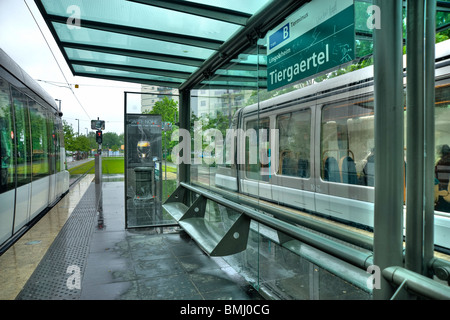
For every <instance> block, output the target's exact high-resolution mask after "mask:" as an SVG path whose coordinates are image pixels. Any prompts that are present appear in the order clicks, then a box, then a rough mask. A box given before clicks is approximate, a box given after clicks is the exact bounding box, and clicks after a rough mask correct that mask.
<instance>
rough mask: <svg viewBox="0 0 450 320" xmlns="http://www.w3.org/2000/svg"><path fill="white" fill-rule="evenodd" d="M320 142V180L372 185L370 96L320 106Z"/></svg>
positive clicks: (372, 137)
mask: <svg viewBox="0 0 450 320" xmlns="http://www.w3.org/2000/svg"><path fill="white" fill-rule="evenodd" d="M320 146H321V178H322V180H324V181H330V182H337V183H345V184H359V185H366V186H373V185H374V177H375V173H374V168H375V167H374V147H375V138H374V104H373V99H364V100H353V101H344V102H341V103H337V104H332V105H326V106H324V107H323V109H322V125H321V145H320Z"/></svg>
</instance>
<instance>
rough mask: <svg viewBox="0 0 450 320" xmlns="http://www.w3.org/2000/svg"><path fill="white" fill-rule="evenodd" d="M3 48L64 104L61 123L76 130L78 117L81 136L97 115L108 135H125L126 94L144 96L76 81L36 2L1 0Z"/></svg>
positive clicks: (125, 86)
mask: <svg viewBox="0 0 450 320" xmlns="http://www.w3.org/2000/svg"><path fill="white" fill-rule="evenodd" d="M55 1H57V0H55ZM29 9H30V10H31V12H30V10H29ZM33 16H34V18H33ZM35 19H36V21H37V24H36V22H35ZM38 25H39V27H40V28H39V27H38ZM40 29H41V30H42V32H43V33H44V36H45V39H44V36H43V35H42V33H41V30H40ZM46 41H47V42H48V44H47V42H46ZM49 46H50V48H51V49H50V48H49ZM0 47H1V48H2V49H3V50H4V51H5V52H6V53H7V54H8V55H9V56H10V57H11V58H12V59H13V60H15V61H16V62H17V63H18V64H19V65H20V66H21V67H22V69H24V70H25V71H26V72H27V73H28V74H29V75H30V76H31V77H32V78H33V79H35V80H40V81H38V83H39V84H40V85H41V86H42V87H43V88H44V89H45V90H46V91H47V92H48V93H49V94H50V95H51V96H52V97H53V98H55V99H60V100H62V103H61V106H62V112H63V114H64V115H63V119H64V120H66V121H67V122H68V123H69V124H71V125H72V127H73V128H74V131H75V132H77V131H78V121H77V120H75V119H80V121H79V127H80V134H86V128H87V130H88V131H91V128H90V124H91V120H92V119H97V117H99V118H100V119H101V120H105V121H106V128H105V130H104V132H116V133H117V134H119V133H122V132H123V131H124V129H123V112H124V106H123V99H124V98H123V97H124V91H134V92H136V91H138V92H140V85H138V84H134V83H123V82H117V81H107V80H98V79H94V78H85V77H74V76H73V75H72V72H71V71H70V69H69V67H68V66H67V63H66V62H65V60H64V58H63V56H62V54H61V52H60V50H59V48H58V46H57V45H56V42H55V41H54V40H53V37H52V35H51V33H50V31H49V30H48V28H47V25H46V24H45V22H44V20H43V18H42V16H41V14H40V12H39V10H38V9H37V7H36V5H35V4H34V1H32V0H26V1H25V0H0ZM52 52H53V54H54V56H55V57H56V59H57V60H55V57H54V56H53V54H52ZM57 61H58V63H57ZM58 64H59V65H58ZM49 82H51V83H54V84H50V83H49ZM67 83H69V85H70V86H71V88H73V92H74V93H72V91H71V90H70V89H69V88H68V85H67ZM75 84H78V85H79V88H78V89H75V88H74V87H75ZM77 99H78V101H77Z"/></svg>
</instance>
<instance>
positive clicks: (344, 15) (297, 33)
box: [267, 0, 355, 91]
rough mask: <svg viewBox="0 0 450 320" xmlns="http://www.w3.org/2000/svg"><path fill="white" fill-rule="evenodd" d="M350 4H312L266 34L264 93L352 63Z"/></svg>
mask: <svg viewBox="0 0 450 320" xmlns="http://www.w3.org/2000/svg"><path fill="white" fill-rule="evenodd" d="M354 17H355V14H354V5H353V0H331V1H330V0H314V1H311V2H309V3H308V4H306V5H304V6H303V7H302V8H300V10H298V11H296V12H295V13H294V14H292V15H291V16H289V17H288V18H287V19H286V20H285V21H284V22H283V23H281V24H280V25H279V26H277V27H276V28H275V29H273V30H272V31H269V32H268V34H267V45H268V49H267V90H268V91H270V90H274V89H277V88H280V87H283V86H285V85H287V84H290V83H294V82H296V81H299V80H302V79H305V78H308V77H310V76H313V75H315V74H318V73H321V72H323V71H326V70H329V69H332V68H335V67H336V66H339V65H342V64H345V63H348V62H350V61H352V60H354V59H355V22H354V20H355V19H354Z"/></svg>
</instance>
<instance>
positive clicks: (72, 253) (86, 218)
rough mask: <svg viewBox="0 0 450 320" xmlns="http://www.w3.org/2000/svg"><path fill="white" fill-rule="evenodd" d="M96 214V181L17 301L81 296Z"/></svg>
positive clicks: (70, 298) (77, 297) (71, 298)
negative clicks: (82, 279)
mask: <svg viewBox="0 0 450 320" xmlns="http://www.w3.org/2000/svg"><path fill="white" fill-rule="evenodd" d="M96 217H97V210H96V208H95V184H94V183H92V184H91V185H90V186H89V188H88V189H87V191H86V193H85V194H84V196H83V197H82V198H81V200H80V202H79V203H78V205H77V207H76V208H75V209H74V211H73V212H72V214H71V216H70V217H69V219H68V220H67V221H66V223H65V224H64V226H63V227H62V229H61V231H60V232H59V234H58V235H57V236H56V238H55V240H54V241H53V243H52V245H51V246H50V248H49V249H48V251H47V253H46V254H45V256H44V257H43V258H42V260H41V262H40V263H39V265H38V266H37V268H36V269H35V271H34V272H33V274H32V275H31V277H30V279H29V280H28V281H27V283H26V284H25V286H24V288H23V289H22V291H21V292H20V293H19V294H18V295H17V297H16V300H73V299H79V297H80V295H81V290H80V289H78V288H79V287H80V285H79V284H81V278H82V275H83V272H84V269H85V264H86V260H87V255H88V253H89V244H90V239H91V236H92V233H93V232H94V230H95V222H96Z"/></svg>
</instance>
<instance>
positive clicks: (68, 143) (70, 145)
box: [63, 120, 77, 151]
mask: <svg viewBox="0 0 450 320" xmlns="http://www.w3.org/2000/svg"><path fill="white" fill-rule="evenodd" d="M63 131H64V145H65V148H66V150H67V151H77V149H76V147H75V133H74V132H73V128H72V126H71V125H70V124H68V123H67V121H66V120H63Z"/></svg>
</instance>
